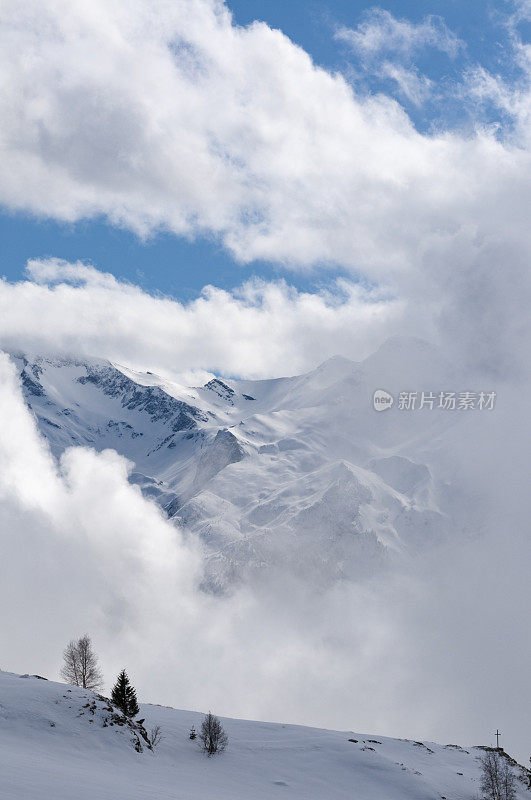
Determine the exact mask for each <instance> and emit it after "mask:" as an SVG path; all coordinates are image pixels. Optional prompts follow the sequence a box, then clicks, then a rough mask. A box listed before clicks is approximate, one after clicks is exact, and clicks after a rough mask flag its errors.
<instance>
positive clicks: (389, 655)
mask: <svg viewBox="0 0 531 800" xmlns="http://www.w3.org/2000/svg"><path fill="white" fill-rule="evenodd" d="M0 403H1V407H2V409H3V412H4V413H3V414H2V417H1V419H0V556H1V557H0V602H1V604H2V608H4V609H5V608H9V609H10V612H9V613H5V614H2V617H1V619H0V641H1V642H2V652H3V655H2V663H1V666H2V667H3V668H7V669H12V670H18V671H22V672H25V671H28V670H29V671H31V672H37V673H39V674H44V675H47V676H48V677H50V678H53V677H55V676H56V675H57V672H58V668H59V666H60V659H61V652H62V648H63V647H64V645H65V643H66V642H67V641H68V640H69V639H70V638H71V637H72V636H75V635H79V634H81V633H83V632H85V631H88V632H90V633H91V634H92V636H93V639H94V642H95V645H96V647H97V650H98V652H99V654H100V656H101V659H102V665H103V667H104V671H105V675H106V681H107V689H108V687H109V684H110V683H111V682H112V679H113V677H114V675H115V674H116V673H117V671H118V670H119V669H121V668H122V667H123V666H124V664H126V666H127V669H128V671H129V673H130V674H131V676H132V678H133V680H134V682H135V683H136V685H137V688H138V689H139V693H140V696H141V698H142V699H143V700H149V701H153V702H162V703H169V704H172V705H175V706H177V707H190V708H194V709H205V710H207V709H208V708H209V707H211V708H213V709H215V711H216V712H218V713H220V714H226V715H235V716H244V717H247V718H249V717H254V718H261V719H269V720H275V721H292V722H301V723H307V724H314V725H321V726H329V727H331V726H333V727H338V728H340V729H352V730H357V731H365V732H373V733H375V732H378V733H380V734H389V735H396V736H409V737H411V736H414V737H419V738H437V739H439V740H441V741H443V742H444V741H454V740H455V739H456V735H458V736H459V740H460V741H461V742H464V743H468V742H470V743H478V742H486V741H487V742H488V735H489V732H490V731H491V730H492V731H493V730H494V729H495V726H492V720H493V719H494V721H495V724H496V722H498V723H499V724H500V725H502V726H504V727H503V728H502V729H503V730H504V731H505V730H506V729H507V732H506V739H505V742H506V744H507V746H508V747H510V748H511V749H512V751H513V752H514V751H516V752H517V753H518V754H519V755H520V756H521V757H523V755H524V752H523V749H522V742H523V741H524V736H525V734H526V732H527V727H526V726H527V718H526V716H525V714H523V713H522V704H521V698H522V696H525V692H526V691H527V672H526V670H523V669H522V664H525V663H528V660H529V657H530V656H531V651H530V647H531V645H530V643H529V641H528V638H527V637H525V636H524V635H522V626H521V625H518V624H515V619H518V617H519V616H520V615H522V614H524V615H525V613H526V609H527V605H526V600H527V597H528V564H529V556H531V553H530V552H529V548H530V545H529V539H528V538H526V536H525V530H524V528H521V527H520V526H521V524H522V523H523V522H524V517H525V515H524V514H523V513H522V512H523V511H524V509H523V508H522V505H521V504H519V503H517V502H515V498H518V497H519V496H522V497H523V496H525V472H524V471H522V472H518V470H517V471H516V472H515V470H514V466H515V458H516V459H517V461H516V466H517V467H520V466H522V465H523V460H522V461H519V460H518V459H520V458H521V457H523V456H524V450H525V451H526V448H525V447H524V446H522V447H518V448H517V447H514V448H512V450H511V452H510V454H509V453H508V452H507V453H506V455H503V450H502V449H501V447H500V440H501V439H506V438H507V437H509V436H510V437H514V434H515V431H516V430H517V423H518V422H519V421H521V418H522V417H521V415H522V414H523V413H524V412H525V408H524V405H525V403H524V402H523V401H522V402H519V401H518V400H517V401H516V402H515V404H514V405H513V407H512V408H511V415H506V416H505V417H504V419H503V421H502V423H501V424H499V425H498V426H494V428H492V427H491V428H490V429H489V432H490V433H492V431H493V430H497V434H496V436H495V437H494V438H491V439H489V441H488V442H485V441H484V431H480V430H478V431H477V432H476V439H475V441H474V438H473V439H472V440H470V439H469V440H468V441H467V442H466V445H464V446H463V448H462V453H459V454H456V457H459V458H461V457H463V456H464V457H465V458H466V457H468V465H469V467H470V468H471V469H472V468H473V469H474V470H475V471H476V480H477V484H478V487H479V486H481V488H482V494H481V497H482V502H485V503H486V506H485V509H486V512H487V516H489V517H490V518H491V520H492V526H491V529H490V530H489V531H487V532H486V534H485V535H484V536H483V537H482V538H481V540H478V539H477V538H473V539H466V541H463V542H461V543H459V542H457V543H456V542H454V543H453V545H452V548H451V549H450V550H448V551H445V550H442V551H441V550H440V551H438V552H437V554H436V556H433V554H426V555H424V556H422V557H419V558H418V559H417V560H416V561H415V562H414V563H411V564H410V565H409V566H407V567H406V566H405V567H404V572H402V573H400V572H397V573H396V574H395V575H394V576H393V577H391V576H386V578H385V580H383V581H378V580H375V581H370V582H365V583H362V584H357V585H355V584H351V583H347V582H344V583H339V584H336V585H335V586H334V587H333V588H331V589H329V590H327V591H325V592H323V591H320V592H319V591H317V592H316V590H315V588H314V587H311V586H306V585H304V584H301V583H298V582H297V581H296V580H294V579H290V578H289V577H287V576H286V575H285V574H283V575H282V576H280V575H278V574H276V573H275V572H274V571H273V572H271V573H270V574H268V575H267V576H265V577H264V580H263V582H262V583H257V584H256V585H254V586H253V587H245V588H243V589H240V590H238V591H237V592H236V593H235V594H234V595H233V596H232V597H230V598H224V599H220V598H212V597H208V596H206V595H204V594H203V593H201V592H200V591H198V589H197V583H198V577H199V575H200V567H201V556H202V554H201V552H200V551H199V550H198V549H197V547H196V546H194V543H193V542H192V541H191V540H190V539H189V538H188V537H187V536H186V531H184V532H181V531H178V530H176V529H175V528H174V527H173V526H171V525H170V524H169V522H167V521H166V520H165V519H164V518H163V516H162V514H161V512H160V510H159V508H158V507H157V506H156V505H155V504H154V503H152V502H150V501H148V500H145V499H144V498H143V497H142V495H141V493H140V491H139V490H138V488H137V487H135V486H132V485H130V484H129V483H128V481H127V472H128V465H127V464H126V462H125V461H124V460H123V459H122V458H120V457H118V456H117V455H116V453H114V452H110V451H104V452H103V453H99V454H97V453H96V452H94V451H92V450H90V449H88V448H71V449H69V450H67V451H66V452H65V454H64V456H63V457H62V459H61V461H60V462H59V463H56V462H55V461H54V459H53V458H52V456H51V455H50V454H49V452H48V449H47V446H46V444H45V442H44V441H42V440H41V439H40V436H39V434H38V433H37V430H36V427H35V423H34V421H33V419H32V416H31V413H30V412H29V411H28V409H27V408H26V406H25V404H24V401H23V399H22V393H21V389H20V386H19V384H18V380H17V378H16V374H15V370H14V367H13V366H12V365H11V364H10V362H9V360H8V358H7V357H6V356H5V355H3V354H2V355H1V357H0ZM474 444H475V445H476V450H475V451H474V454H473V456H472V457H471V452H472V450H471V449H470V445H474ZM522 445H523V440H522ZM478 447H480V448H482V453H481V457H478V449H477V448H478ZM526 452H527V451H526ZM467 453H468V456H466V454H467ZM500 453H501V454H502V457H501V458H500ZM492 456H495V457H496V460H494V461H493V460H492ZM518 475H519V476H520V478H519V480H515V476H518ZM495 476H496V478H495ZM486 486H487V487H488V490H489V491H490V492H491V497H490V499H489V498H488V497H487V498H485V487H486ZM487 494H488V493H487ZM493 574H496V576H497V577H496V581H493V579H492V576H493ZM504 576H507V578H505V577H504ZM279 620H282V624H280V625H279ZM493 652H495V653H496V656H495V658H493V657H492V653H493ZM213 665H215V669H213ZM456 732H457V733H456Z"/></svg>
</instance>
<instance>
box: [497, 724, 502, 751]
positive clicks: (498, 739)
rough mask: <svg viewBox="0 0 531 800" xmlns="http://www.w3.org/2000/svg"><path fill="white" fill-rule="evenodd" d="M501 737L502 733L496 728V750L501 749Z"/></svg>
mask: <svg viewBox="0 0 531 800" xmlns="http://www.w3.org/2000/svg"><path fill="white" fill-rule="evenodd" d="M500 736H501V733H500V732H499V730H498V728H496V750H499V749H500Z"/></svg>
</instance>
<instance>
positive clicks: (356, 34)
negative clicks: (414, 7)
mask: <svg viewBox="0 0 531 800" xmlns="http://www.w3.org/2000/svg"><path fill="white" fill-rule="evenodd" d="M364 16H365V18H364V21H363V22H361V23H360V24H359V25H358V27H357V28H355V29H352V28H345V27H340V28H339V29H338V30H337V32H336V38H337V39H340V40H342V41H344V42H347V44H348V45H349V46H350V47H352V49H353V50H355V51H356V52H358V53H359V54H360V55H361V56H362V57H364V58H374V57H375V56H379V55H381V54H382V53H384V54H385V53H395V54H397V55H398V56H400V57H402V58H410V57H411V56H412V55H413V54H414V53H415V52H416V51H418V50H422V49H424V48H426V47H431V48H435V49H436V50H440V51H441V52H443V53H446V54H447V55H448V56H450V57H451V58H455V56H457V54H458V53H459V51H460V50H461V49H462V48H463V42H462V41H461V40H460V39H459V38H458V37H457V36H456V35H455V33H453V31H451V30H450V29H449V28H448V27H447V25H446V24H445V22H444V20H443V19H442V17H439V16H437V15H434V14H429V15H428V16H427V17H424V19H423V20H422V22H418V23H416V24H415V23H414V22H410V21H409V20H407V19H397V18H396V17H394V16H393V15H392V14H391V13H390V12H389V11H387V10H385V9H383V8H372V9H370V10H369V11H366V12H365V15H364Z"/></svg>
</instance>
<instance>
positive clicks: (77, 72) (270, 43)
mask: <svg viewBox="0 0 531 800" xmlns="http://www.w3.org/2000/svg"><path fill="white" fill-rule="evenodd" d="M380 22H381V21H380ZM373 27H374V26H373ZM370 30H372V28H371V29H370ZM379 30H380V34H379V36H380V38H381V35H384V34H385V35H384V40H385V42H387V46H388V47H393V48H394V49H395V50H396V49H397V48H398V49H402V50H403V49H404V47H406V48H408V47H409V48H410V47H413V46H418V45H419V44H420V43H422V42H423V41H428V42H429V43H431V44H432V45H436V46H439V47H442V48H443V49H445V50H446V51H447V52H452V50H453V49H454V48H455V47H457V44H455V42H454V39H453V38H452V36H451V35H450V33H449V32H447V31H446V30H445V29H443V28H442V27H441V24H440V23H438V24H436V22H435V21H434V20H433V19H432V20H431V21H428V22H426V23H423V24H422V25H420V26H417V27H415V26H411V25H409V24H405V23H401V22H400V21H396V20H394V21H393V18H391V17H389V19H388V20H387V25H386V26H384V32H383V34H382V33H381V31H382V26H381V24H380V28H379ZM386 31H387V32H386ZM369 33H370V31H369V30H368V29H367V30H364V31H361V32H359V35H360V36H362V37H364V38H363V42H365V43H367V41H369V40H370V41H373V39H374V36H372V34H371V36H369ZM443 34H444V35H443ZM0 36H1V39H0V43H1V47H0V52H1V53H2V56H1V58H2V61H1V62H0V67H1V71H2V75H3V85H4V91H3V93H2V101H1V103H2V105H1V107H0V118H1V119H2V126H1V136H0V153H1V161H2V164H3V168H2V170H3V172H2V182H1V184H0V187H1V188H0V201H1V202H2V203H3V204H5V205H6V206H7V207H9V208H12V209H21V210H25V211H31V212H33V213H36V214H40V215H44V216H52V217H54V218H57V219H62V220H69V221H72V220H78V219H82V218H84V217H94V216H97V215H104V216H105V217H107V218H108V219H109V220H110V221H111V222H112V223H114V224H117V225H123V226H127V227H129V228H131V229H132V230H134V231H137V232H138V233H139V234H141V235H149V234H150V233H153V232H154V231H157V230H159V229H161V228H162V229H167V230H170V231H173V232H174V233H176V234H180V235H186V236H195V235H199V234H207V235H213V236H215V237H217V238H219V240H220V241H222V242H223V243H224V245H225V246H226V247H227V248H229V250H230V251H231V252H232V253H233V254H234V256H235V257H236V258H237V259H239V260H241V261H250V260H252V259H256V258H262V259H270V260H275V261H277V262H280V263H289V264H291V265H293V266H299V267H309V266H311V265H313V264H315V263H329V262H333V263H339V264H342V265H344V266H345V267H347V268H350V269H353V270H355V271H360V270H362V271H363V272H367V273H370V274H371V275H373V276H377V277H381V276H382V275H383V276H386V277H388V276H389V275H393V274H394V273H395V272H398V273H402V272H404V271H407V272H410V271H411V270H415V269H421V270H422V269H423V253H424V247H425V243H426V241H429V240H430V237H432V236H433V233H434V231H437V235H438V237H440V239H441V241H444V243H445V244H446V246H447V247H448V248H451V247H452V245H453V243H454V242H455V241H457V240H459V237H460V236H462V234H463V232H464V231H468V232H470V233H471V235H473V237H474V240H475V242H476V244H477V245H478V246H481V244H482V243H484V242H485V240H487V239H489V240H492V239H495V240H498V241H500V242H504V241H507V239H508V238H509V237H510V238H511V241H512V242H513V244H514V245H516V246H518V247H519V248H520V249H521V250H522V252H524V253H525V254H526V256H528V255H529V254H530V245H531V235H530V233H529V226H528V225H527V212H526V208H527V205H528V204H529V200H530V196H531V179H530V177H529V176H530V170H529V159H530V153H529V148H528V138H527V135H525V136H524V134H523V133H522V135H521V136H520V137H519V138H518V140H517V141H513V142H503V141H501V140H500V139H499V138H497V136H496V132H495V131H493V130H492V129H488V128H485V129H482V128H478V130H477V131H475V132H474V133H473V134H472V135H470V136H463V135H460V134H459V133H455V132H454V133H452V132H439V133H434V134H432V135H423V134H420V133H419V132H418V131H416V130H415V128H414V126H413V124H412V123H411V121H410V119H409V118H408V116H407V115H406V114H405V112H404V111H403V109H402V108H401V107H400V106H399V105H398V104H397V103H396V102H395V101H393V100H391V99H389V98H387V97H385V96H384V95H376V96H364V97H361V96H358V95H356V94H355V93H354V92H353V90H352V88H351V87H350V86H349V84H348V83H347V81H346V80H345V78H344V77H343V76H342V75H340V74H332V73H329V72H327V71H325V70H323V69H320V68H318V67H316V66H315V65H314V64H313V63H312V60H311V58H310V57H309V56H308V54H307V53H305V52H304V51H303V50H302V49H301V48H299V47H297V46H295V45H294V44H293V43H292V42H291V41H290V40H289V39H288V38H287V37H286V36H284V35H283V34H282V33H281V32H280V31H278V30H272V29H271V28H269V27H268V26H267V25H266V24H264V23H253V24H252V25H250V26H248V27H246V28H243V27H238V26H236V25H234V24H233V21H232V18H231V15H230V12H229V10H228V9H227V7H226V6H225V5H224V4H223V3H221V2H219V1H218V0H180V1H179V2H176V3H167V2H165V1H164V0H156V1H155V2H147V0H135V2H124V0H118V1H117V2H115V3H112V4H109V3H106V2H103V0H95V1H94V2H93V3H91V4H90V7H87V5H86V4H85V3H83V2H81V0H73V2H66V0H51V2H49V3H46V4H43V3H40V2H37V0H30V2H28V3H25V4H24V7H23V8H22V7H21V6H20V4H19V3H16V2H14V0H8V2H7V3H6V4H5V8H4V25H3V27H2V30H1V34H0ZM367 37H369V38H367ZM385 42H384V43H385ZM380 44H381V42H380ZM366 46H367V47H368V45H366ZM374 46H376V45H374ZM374 46H373V45H371V47H373V49H374ZM378 46H380V45H378Z"/></svg>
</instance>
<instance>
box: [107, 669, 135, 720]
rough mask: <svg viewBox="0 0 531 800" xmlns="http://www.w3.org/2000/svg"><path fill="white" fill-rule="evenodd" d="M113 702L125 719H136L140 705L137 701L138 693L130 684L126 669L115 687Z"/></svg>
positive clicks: (121, 673) (112, 696) (119, 676)
mask: <svg viewBox="0 0 531 800" xmlns="http://www.w3.org/2000/svg"><path fill="white" fill-rule="evenodd" d="M111 700H112V702H113V705H115V706H116V707H117V708H119V709H120V711H121V712H122V714H123V715H124V716H125V717H136V715H137V714H138V711H139V709H138V703H137V700H136V692H135V690H134V688H133V687H132V686H131V684H130V683H129V678H128V677H127V673H126V671H125V669H123V670H122V671H121V672H120V674H119V675H118V678H117V679H116V683H115V684H114V686H113V690H112V694H111Z"/></svg>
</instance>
